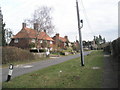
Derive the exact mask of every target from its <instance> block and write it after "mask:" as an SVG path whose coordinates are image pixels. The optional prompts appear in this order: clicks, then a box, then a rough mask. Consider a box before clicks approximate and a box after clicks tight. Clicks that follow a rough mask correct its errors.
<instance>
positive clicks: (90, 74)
mask: <svg viewBox="0 0 120 90" xmlns="http://www.w3.org/2000/svg"><path fill="white" fill-rule="evenodd" d="M93 67H99V69H92V68H93ZM102 73H103V52H102V51H94V52H92V53H91V54H90V55H88V56H85V66H84V67H82V66H80V58H75V59H72V60H70V61H66V62H63V63H61V64H57V65H53V66H50V67H47V68H44V69H42V70H39V71H35V72H32V73H29V74H24V75H22V76H19V77H16V78H14V79H12V80H11V81H10V82H4V83H3V88H100V87H101V84H102Z"/></svg>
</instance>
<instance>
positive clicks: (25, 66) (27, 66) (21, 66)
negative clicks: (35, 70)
mask: <svg viewBox="0 0 120 90" xmlns="http://www.w3.org/2000/svg"><path fill="white" fill-rule="evenodd" d="M15 67H16V68H32V67H33V65H16V66H15Z"/></svg>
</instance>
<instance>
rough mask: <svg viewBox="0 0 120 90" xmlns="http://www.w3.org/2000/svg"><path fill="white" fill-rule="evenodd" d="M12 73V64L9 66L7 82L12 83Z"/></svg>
mask: <svg viewBox="0 0 120 90" xmlns="http://www.w3.org/2000/svg"><path fill="white" fill-rule="evenodd" d="M12 72H13V65H12V64H10V66H9V72H8V77H7V82H8V81H10V79H11V76H12Z"/></svg>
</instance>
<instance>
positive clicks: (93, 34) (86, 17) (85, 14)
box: [81, 0, 95, 36]
mask: <svg viewBox="0 0 120 90" xmlns="http://www.w3.org/2000/svg"><path fill="white" fill-rule="evenodd" d="M81 5H82V7H83V13H84V17H85V20H86V22H87V24H88V27H89V30H90V31H91V34H92V36H95V33H94V32H93V29H92V27H91V24H90V22H89V19H88V15H87V13H86V9H85V7H84V4H83V1H82V0H81Z"/></svg>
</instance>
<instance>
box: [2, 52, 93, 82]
mask: <svg viewBox="0 0 120 90" xmlns="http://www.w3.org/2000/svg"><path fill="white" fill-rule="evenodd" d="M90 53H91V51H88V52H84V55H88V54H90ZM77 57H80V54H76V55H70V56H64V57H59V58H55V59H49V60H45V61H38V62H34V63H31V64H22V65H16V66H14V69H13V75H12V78H14V77H17V76H20V75H23V74H26V73H29V72H32V71H37V70H39V69H42V68H45V67H48V66H51V65H55V64H59V63H62V62H65V61H68V60H70V59H73V58H77ZM8 71H9V69H8V67H7V68H2V82H4V81H6V79H7V75H8Z"/></svg>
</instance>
